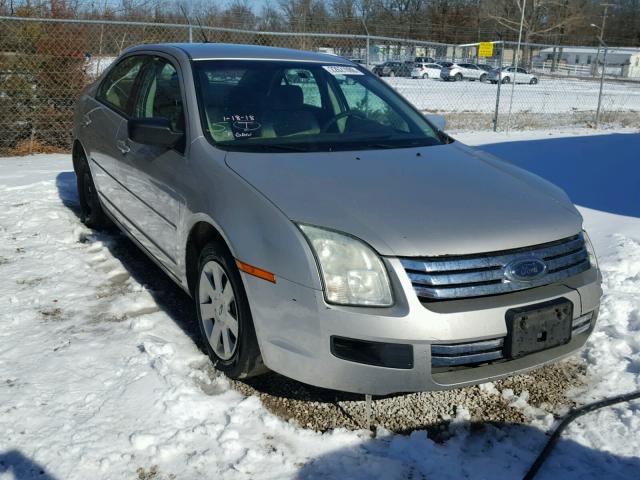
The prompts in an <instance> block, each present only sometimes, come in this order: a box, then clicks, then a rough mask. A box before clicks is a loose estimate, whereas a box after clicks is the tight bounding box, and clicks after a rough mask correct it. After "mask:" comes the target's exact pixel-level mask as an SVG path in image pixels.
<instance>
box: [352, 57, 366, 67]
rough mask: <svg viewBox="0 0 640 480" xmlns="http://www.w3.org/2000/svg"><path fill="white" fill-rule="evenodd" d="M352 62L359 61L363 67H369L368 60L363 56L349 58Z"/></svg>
mask: <svg viewBox="0 0 640 480" xmlns="http://www.w3.org/2000/svg"><path fill="white" fill-rule="evenodd" d="M348 60H349V61H350V62H353V63H357V64H358V65H360V66H361V67H362V68H367V61H366V60H365V59H363V58H349V59H348Z"/></svg>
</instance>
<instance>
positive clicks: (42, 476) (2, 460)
mask: <svg viewBox="0 0 640 480" xmlns="http://www.w3.org/2000/svg"><path fill="white" fill-rule="evenodd" d="M7 473H8V474H12V475H13V478H15V479H16V480H28V479H32V478H33V479H38V480H56V477H54V476H52V475H51V474H49V473H48V472H47V471H46V469H45V468H44V467H43V466H41V465H39V464H38V463H37V462H35V461H33V460H31V459H30V458H28V457H27V456H25V455H24V454H23V453H22V452H20V451H18V450H8V451H6V452H0V476H2V477H3V478H4V475H3V474H7Z"/></svg>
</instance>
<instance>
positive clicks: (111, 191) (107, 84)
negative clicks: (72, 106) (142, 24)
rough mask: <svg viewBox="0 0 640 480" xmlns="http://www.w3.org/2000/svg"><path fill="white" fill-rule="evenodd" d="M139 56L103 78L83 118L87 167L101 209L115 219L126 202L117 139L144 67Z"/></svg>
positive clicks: (116, 66)
mask: <svg viewBox="0 0 640 480" xmlns="http://www.w3.org/2000/svg"><path fill="white" fill-rule="evenodd" d="M144 61H145V58H144V56H141V55H134V56H128V57H125V58H123V59H122V60H120V61H119V62H118V63H117V64H116V65H115V66H114V67H113V68H112V69H111V70H110V71H109V73H108V74H107V75H106V77H105V78H104V80H103V81H102V83H101V84H100V86H99V87H98V91H97V93H96V96H95V100H94V103H95V106H94V108H92V109H90V110H89V111H88V112H86V113H85V115H84V119H83V120H84V127H83V129H84V130H85V131H86V133H87V138H88V141H87V142H86V143H87V145H86V146H87V150H88V152H87V153H88V156H89V166H90V168H91V171H92V173H93V177H94V179H95V183H96V188H97V191H98V193H99V195H100V198H101V200H102V203H103V205H104V206H105V207H106V208H107V209H108V210H109V212H111V213H112V214H113V215H115V216H116V217H118V218H119V211H120V210H121V208H122V207H123V205H124V203H125V202H126V192H125V190H124V188H123V177H122V169H121V168H120V159H121V157H122V151H121V150H122V149H123V148H124V145H123V144H122V142H120V141H119V135H120V134H121V132H122V131H123V130H124V129H126V124H127V119H128V117H129V115H130V113H131V108H132V104H133V97H134V94H135V87H136V85H137V82H138V79H139V76H140V73H141V72H142V68H143V65H144Z"/></svg>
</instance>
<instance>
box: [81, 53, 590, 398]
mask: <svg viewBox="0 0 640 480" xmlns="http://www.w3.org/2000/svg"><path fill="white" fill-rule="evenodd" d="M443 127H444V122H443V119H442V118H440V117H429V118H427V117H425V116H424V115H423V114H422V113H421V112H419V111H417V110H416V109H415V108H414V107H413V106H412V105H410V104H409V103H408V102H407V101H405V100H404V99H403V98H402V97H401V96H400V95H398V94H397V93H396V92H395V91H394V90H393V89H391V88H390V87H389V86H388V85H386V83H384V82H382V81H381V80H379V79H378V78H377V77H376V76H375V75H372V74H371V73H370V72H368V71H367V70H365V69H364V68H362V67H361V66H359V65H357V64H355V63H352V62H350V61H348V60H344V59H341V58H339V57H336V56H333V55H323V54H316V53H309V52H301V51H295V50H285V49H276V48H268V47H257V46H243V45H224V44H221V45H214V44H171V45H143V46H139V47H135V48H132V49H130V50H128V51H126V52H125V53H123V54H122V56H121V57H120V58H118V59H117V60H116V61H115V62H114V63H113V65H111V66H110V68H109V69H108V70H107V71H106V72H104V73H103V74H102V76H101V78H99V79H98V80H97V81H96V83H95V84H93V85H91V86H90V87H88V88H87V89H86V90H85V91H84V92H83V94H82V96H81V98H80V100H79V102H78V104H77V109H76V113H75V121H74V129H73V138H74V147H73V161H74V169H75V172H76V175H77V179H78V191H79V195H80V203H81V209H82V219H83V221H84V223H85V224H86V225H88V226H90V227H93V228H105V227H109V226H110V225H112V224H115V225H116V226H117V227H119V228H120V229H122V231H124V232H125V233H126V234H127V235H128V236H129V237H131V239H132V240H133V241H134V242H135V243H136V244H137V245H138V246H139V247H140V249H141V250H142V251H143V252H145V253H146V254H147V255H148V256H149V257H150V258H151V259H153V261H154V262H156V263H157V264H158V265H159V266H160V267H161V268H162V269H163V270H164V271H165V272H166V274H167V275H168V276H170V277H171V278H172V279H173V280H174V281H175V282H176V284H177V285H179V286H180V287H181V288H183V289H184V290H185V291H187V292H188V293H189V294H190V295H191V296H192V298H193V300H194V304H195V307H196V311H197V321H198V324H199V328H200V331H201V334H202V337H203V344H204V346H205V348H206V352H207V354H208V355H209V357H210V358H211V361H212V362H213V364H214V365H215V367H216V368H217V369H219V370H221V371H222V372H224V373H225V374H227V375H228V376H229V377H232V378H244V377H249V376H251V375H258V374H260V373H262V372H264V371H266V370H267V369H271V370H275V371H276V372H279V373H281V374H284V375H286V376H289V377H292V378H294V379H297V380H299V381H302V382H306V383H309V384H313V385H318V386H321V387H327V388H332V389H337V390H345V391H350V392H360V393H368V394H387V393H391V392H405V391H420V390H438V389H445V388H453V387H460V386H464V385H470V384H475V383H479V382H486V381H489V380H494V379H497V378H500V377H503V376H506V375H510V374H513V373H515V372H520V371H523V370H527V369H530V368H534V367H537V366H539V365H542V364H544V363H546V362H549V361H553V360H556V359H559V358H561V357H564V356H566V355H568V354H570V353H572V352H574V351H576V350H577V349H579V348H580V347H581V346H582V345H583V344H584V343H585V341H586V340H587V337H588V335H589V334H590V332H591V331H592V329H593V327H594V324H595V321H596V317H597V313H598V305H599V301H600V295H601V288H600V277H599V272H598V269H597V264H596V261H595V257H594V254H593V250H592V249H591V246H590V243H589V239H588V236H587V234H586V233H585V232H584V231H583V230H582V219H581V217H580V215H579V213H578V212H577V211H576V209H575V208H574V207H573V205H572V203H571V202H570V200H569V199H568V198H567V196H566V195H565V194H564V192H562V191H561V190H560V189H558V188H557V187H555V186H553V185H551V184H550V183H548V182H546V181H544V180H542V179H540V178H538V177H536V176H534V175H532V174H530V173H527V172H525V171H522V170H520V169H518V168H516V167H514V166H513V165H511V164H509V163H506V162H503V161H501V160H499V159H497V158H495V157H492V156H490V155H488V154H485V153H481V152H479V151H477V150H474V149H472V148H469V147H467V146H465V145H463V144H461V143H460V142H457V141H455V140H454V139H453V138H451V137H450V136H449V135H447V134H446V133H444V132H443Z"/></svg>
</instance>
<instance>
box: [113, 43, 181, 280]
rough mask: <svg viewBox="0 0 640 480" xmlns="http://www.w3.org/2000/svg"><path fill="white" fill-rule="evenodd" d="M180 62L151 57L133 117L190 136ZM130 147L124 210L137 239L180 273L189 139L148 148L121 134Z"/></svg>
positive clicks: (126, 159) (126, 156)
mask: <svg viewBox="0 0 640 480" xmlns="http://www.w3.org/2000/svg"><path fill="white" fill-rule="evenodd" d="M179 73H180V71H179V69H178V67H177V63H174V62H173V61H172V60H171V59H170V58H169V57H165V56H161V55H160V54H158V55H153V56H149V61H148V62H147V64H146V65H145V69H144V71H143V72H142V74H141V78H140V80H139V88H138V94H137V96H136V99H135V102H134V104H133V108H132V117H133V118H165V119H168V120H169V122H170V124H171V128H172V130H174V131H176V132H181V133H184V134H185V135H186V133H185V132H186V125H185V112H184V104H185V102H184V100H183V97H182V92H183V91H184V88H183V87H182V79H181V76H180V74H179ZM118 140H119V141H120V142H122V143H123V144H125V145H126V153H124V154H123V155H122V159H121V165H122V170H123V174H124V184H125V186H126V190H127V196H128V198H127V202H126V206H124V207H123V209H124V213H125V215H126V217H127V219H128V220H129V222H130V224H131V227H132V231H131V233H132V234H133V235H134V236H135V237H136V239H137V240H138V241H139V242H140V243H141V244H142V245H143V246H144V247H145V248H146V249H147V250H148V251H149V252H150V253H151V254H152V255H153V256H154V257H155V258H156V259H158V260H159V261H161V262H162V263H163V264H164V265H165V266H166V267H168V268H169V269H170V270H171V271H173V272H174V273H175V269H176V263H177V258H176V253H177V225H178V222H179V218H180V212H181V209H182V207H183V205H184V197H183V195H182V194H181V191H182V189H181V188H180V186H181V185H184V179H185V176H186V175H188V171H187V169H188V165H187V161H186V157H185V149H186V144H187V142H186V140H185V137H183V140H182V141H180V142H179V143H178V144H176V145H175V146H174V147H173V148H166V147H161V146H157V145H143V144H140V143H136V142H134V141H133V140H131V139H130V138H129V137H128V129H127V128H123V129H122V130H121V131H120V135H119V139H118Z"/></svg>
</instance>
